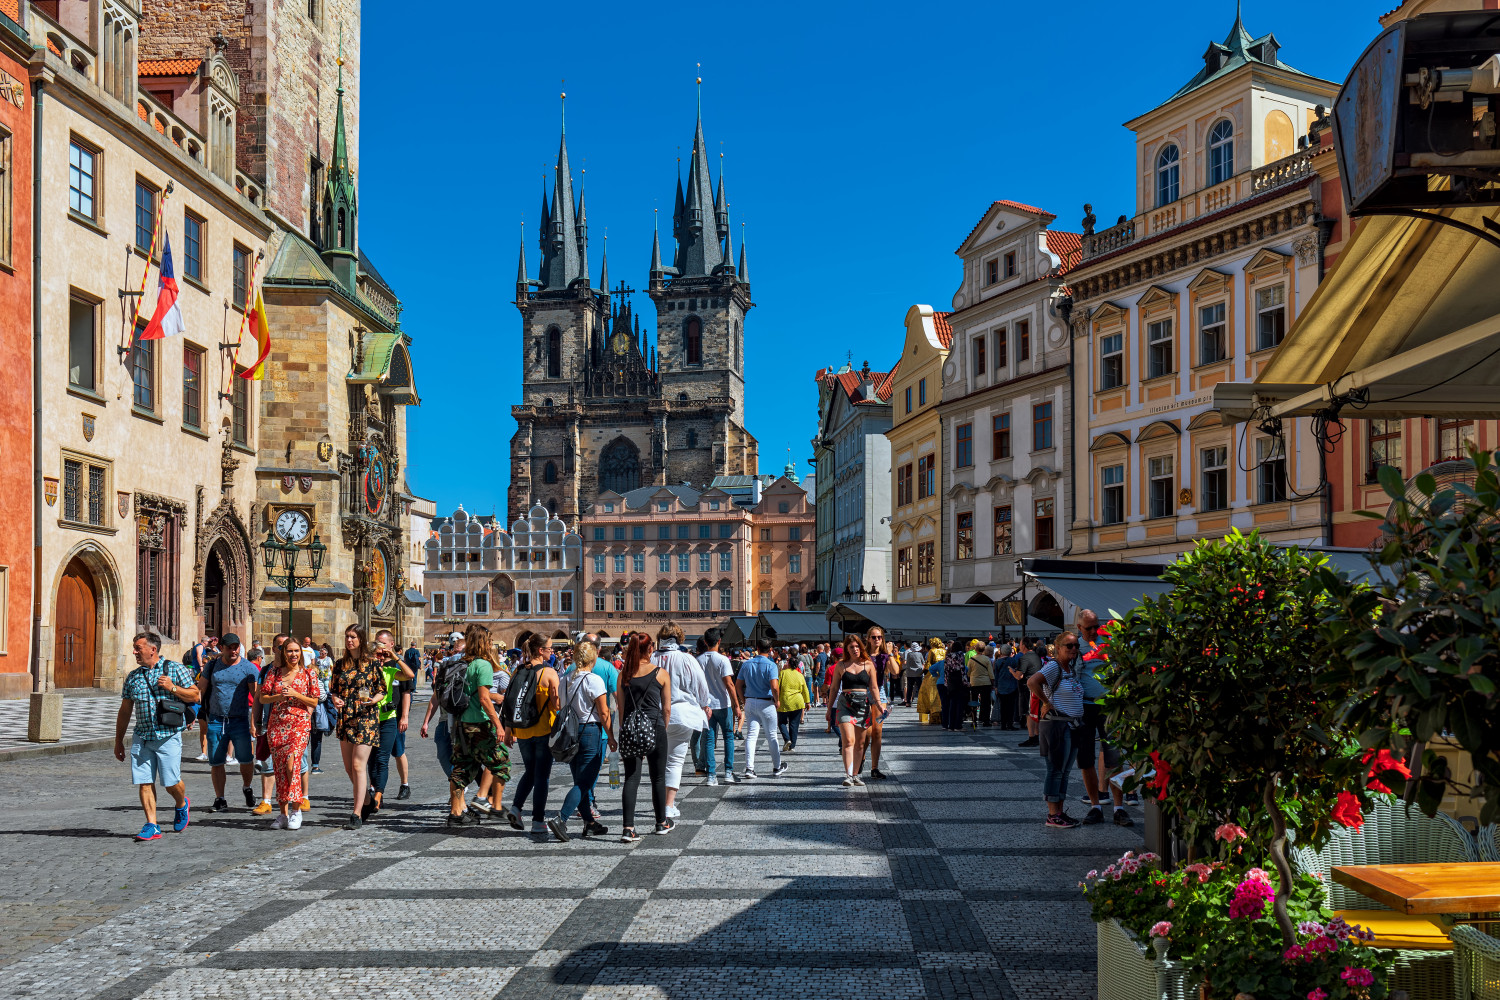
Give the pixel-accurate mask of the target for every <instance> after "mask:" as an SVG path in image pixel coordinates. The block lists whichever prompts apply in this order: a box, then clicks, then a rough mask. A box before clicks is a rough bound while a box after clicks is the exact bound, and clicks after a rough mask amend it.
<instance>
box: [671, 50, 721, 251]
mask: <svg viewBox="0 0 1500 1000" xmlns="http://www.w3.org/2000/svg"><path fill="white" fill-rule="evenodd" d="M698 84H699V87H700V90H699V110H698V121H697V124H696V128H695V129H694V132H693V154H692V158H691V159H690V160H689V162H688V178H687V196H686V200H685V203H684V211H683V224H682V227H681V230H680V232H676V233H674V235H676V236H677V246H678V251H679V255H678V265H677V266H678V270H679V272H680V273H681V274H682V275H683V276H687V277H700V276H702V277H706V276H708V275H710V274H713V273H714V268H716V267H718V266H719V265H720V264H721V263H723V250H722V247H723V237H722V235H721V234H719V233H718V232H717V225H718V222H717V219H715V218H713V217H712V214H713V213H714V211H715V206H714V201H713V178H712V177H710V176H709V170H708V150H707V149H706V148H705V147H706V145H707V144H706V143H705V142H704V140H703V110H702V90H701V87H702V84H703V78H702V77H699V78H698Z"/></svg>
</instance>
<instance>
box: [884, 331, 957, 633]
mask: <svg viewBox="0 0 1500 1000" xmlns="http://www.w3.org/2000/svg"><path fill="white" fill-rule="evenodd" d="M952 346H953V327H952V326H950V325H949V324H948V314H947V313H945V312H934V311H933V309H932V307H931V306H928V305H914V306H912V307H911V308H910V309H908V310H907V311H906V340H905V342H904V343H903V344H902V345H901V361H900V364H898V365H897V366H896V368H895V378H893V379H892V381H891V400H892V404H893V405H892V413H891V429H890V430H889V431H887V432H886V437H887V438H889V439H890V442H891V465H890V475H891V496H892V498H893V499H892V501H891V510H892V514H891V547H892V548H893V549H894V550H895V552H894V555H895V566H894V569H895V580H894V581H893V582H892V585H891V586H892V590H891V593H892V595H893V596H892V598H891V601H892V603H896V604H911V603H913V602H916V603H930V602H934V601H937V600H938V599H939V597H940V596H941V594H942V581H943V575H942V561H943V501H942V495H941V489H940V488H939V479H938V470H939V469H941V468H942V467H943V450H944V446H943V427H942V417H941V416H940V414H939V413H938V403H939V402H940V401H941V399H942V395H941V394H942V376H943V365H944V363H945V362H946V361H947V360H948V349H949V348H950V347H952Z"/></svg>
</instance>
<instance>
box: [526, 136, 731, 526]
mask: <svg viewBox="0 0 1500 1000" xmlns="http://www.w3.org/2000/svg"><path fill="white" fill-rule="evenodd" d="M672 236H673V238H674V240H675V242H676V252H675V253H674V255H673V258H672V264H671V266H670V267H668V266H664V265H663V263H662V256H661V240H660V237H659V236H654V237H653V238H652V246H651V270H650V274H649V285H648V294H649V295H650V297H651V300H652V302H653V303H654V304H655V306H656V337H655V344H654V346H652V345H651V344H649V343H648V341H647V338H646V336H645V335H644V334H643V333H642V331H641V322H640V317H639V316H636V315H634V314H633V311H632V309H631V298H630V296H631V292H632V291H633V290H632V289H628V288H627V287H626V286H625V283H624V282H621V283H620V284H619V285H618V286H617V287H616V288H615V289H610V287H609V260H608V253H607V251H606V253H605V254H604V255H603V256H602V258H601V260H600V262H599V278H598V283H597V285H596V284H595V281H594V280H593V279H592V278H591V277H590V271H589V247H588V214H587V209H586V206H585V200H584V194H583V191H582V190H581V189H580V191H579V194H578V197H577V200H576V201H575V199H574V195H573V177H572V173H571V171H570V170H569V166H568V137H567V130H566V127H564V130H563V135H562V142H561V145H560V147H559V149H558V154H557V170H556V179H555V180H554V182H553V185H552V191H551V194H550V196H549V195H548V193H547V192H546V191H545V190H544V191H543V194H542V224H541V240H540V243H541V254H542V261H541V269H540V271H539V272H538V275H537V277H535V278H531V277H529V276H528V274H527V269H526V247H525V244H524V242H523V244H522V246H521V259H520V267H519V269H518V272H517V274H516V301H515V304H516V308H517V309H519V310H520V311H521V372H522V376H521V378H522V384H521V390H522V394H521V403H520V405H518V406H513V407H511V413H512V415H513V416H514V417H515V418H516V424H517V430H516V434H515V437H513V438H512V439H511V448H510V453H511V479H510V494H509V497H508V503H509V507H510V520H512V521H514V520H515V519H516V518H518V517H524V516H525V515H526V512H527V510H528V509H530V507H531V505H532V503H533V502H536V503H542V504H545V505H546V506H547V507H548V509H549V510H551V511H552V512H553V513H554V514H555V515H558V516H561V517H562V518H563V519H564V520H566V521H569V522H570V523H571V522H575V519H576V518H577V517H578V515H579V514H580V513H581V512H582V511H584V510H585V509H586V508H587V507H588V505H589V504H591V503H592V502H593V500H594V497H595V496H597V495H598V494H599V493H600V492H602V491H604V490H613V491H614V492H616V493H625V492H626V491H628V490H632V489H635V488H636V487H639V486H659V485H675V484H678V483H683V482H690V483H695V484H700V485H701V484H705V483H708V482H709V481H710V480H711V479H713V477H715V476H720V475H754V474H755V473H756V471H757V469H756V461H757V455H756V449H757V445H756V441H755V438H754V437H752V436H751V435H750V433H749V431H747V430H746V429H745V426H744V412H745V342H744V321H745V313H747V312H748V311H749V310H750V307H751V306H752V305H753V304H754V303H752V302H751V301H750V277H749V274H748V273H747V268H746V257H745V247H744V244H743V241H741V245H740V248H739V254H740V256H739V266H738V267H736V266H735V264H734V255H733V250H734V245H733V238H732V236H731V235H730V228H729V205H728V202H727V200H726V196H725V193H724V176H723V171H722V169H721V171H720V174H719V184H718V189H717V191H715V190H714V187H713V184H712V178H711V177H710V175H709V166H708V157H707V154H706V152H705V145H704V141H703V119H702V115H701V113H700V115H699V118H698V124H697V131H696V133H695V134H694V136H693V154H692V160H691V163H690V165H689V169H688V178H687V187H686V190H685V191H684V188H683V181H682V178H681V177H680V176H679V177H678V180H677V199H676V207H675V208H674V210H673V213H672Z"/></svg>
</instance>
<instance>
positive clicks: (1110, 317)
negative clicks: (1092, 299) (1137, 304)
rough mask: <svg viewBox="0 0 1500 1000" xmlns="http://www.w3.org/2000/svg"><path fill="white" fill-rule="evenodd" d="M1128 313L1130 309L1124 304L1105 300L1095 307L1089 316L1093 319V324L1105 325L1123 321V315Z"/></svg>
mask: <svg viewBox="0 0 1500 1000" xmlns="http://www.w3.org/2000/svg"><path fill="white" fill-rule="evenodd" d="M1129 314H1130V311H1129V310H1128V309H1126V308H1125V307H1124V306H1122V305H1120V304H1118V303H1115V302H1106V303H1104V304H1103V305H1101V306H1100V307H1099V308H1097V309H1095V310H1094V312H1093V315H1092V316H1090V317H1089V318H1090V319H1092V320H1093V321H1094V325H1095V326H1099V327H1107V326H1111V325H1113V324H1115V323H1123V322H1125V317H1127V316H1128V315H1129Z"/></svg>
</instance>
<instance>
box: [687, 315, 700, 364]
mask: <svg viewBox="0 0 1500 1000" xmlns="http://www.w3.org/2000/svg"><path fill="white" fill-rule="evenodd" d="M682 340H683V349H684V351H685V353H686V355H687V363H688V364H690V365H701V364H703V323H702V321H701V320H699V319H698V317H697V316H694V317H692V318H691V319H689V320H688V321H687V325H686V326H685V327H684V328H683V338H682Z"/></svg>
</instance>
